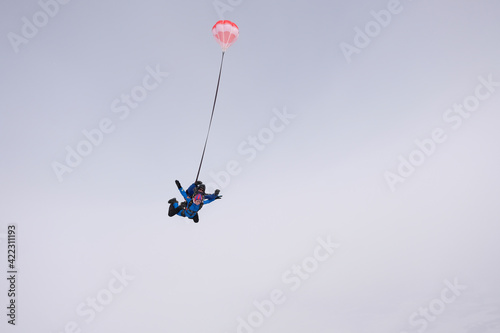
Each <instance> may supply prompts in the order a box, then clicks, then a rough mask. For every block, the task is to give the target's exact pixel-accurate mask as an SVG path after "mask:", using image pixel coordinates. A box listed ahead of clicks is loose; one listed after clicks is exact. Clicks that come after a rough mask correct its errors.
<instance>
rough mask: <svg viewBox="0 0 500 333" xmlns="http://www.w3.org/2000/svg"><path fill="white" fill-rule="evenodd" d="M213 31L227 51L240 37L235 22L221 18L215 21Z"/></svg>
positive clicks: (223, 50) (223, 49)
mask: <svg viewBox="0 0 500 333" xmlns="http://www.w3.org/2000/svg"><path fill="white" fill-rule="evenodd" d="M212 33H213V34H214V37H215V39H216V40H217V43H219V44H220V46H221V47H222V52H225V51H226V50H227V49H228V48H229V47H230V46H231V45H232V44H233V43H234V42H235V41H236V39H237V38H238V35H239V29H238V26H237V25H236V24H234V23H233V22H231V21H228V20H221V21H218V22H217V23H215V25H214V26H213V28H212Z"/></svg>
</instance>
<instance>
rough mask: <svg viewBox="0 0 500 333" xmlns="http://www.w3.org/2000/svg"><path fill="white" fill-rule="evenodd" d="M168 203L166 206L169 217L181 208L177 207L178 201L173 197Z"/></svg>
mask: <svg viewBox="0 0 500 333" xmlns="http://www.w3.org/2000/svg"><path fill="white" fill-rule="evenodd" d="M168 203H169V204H170V207H168V216H170V217H172V216H174V215H175V214H177V213H178V212H179V211H180V210H181V209H182V208H181V207H179V203H178V202H177V200H176V199H175V198H173V199H170V200H169V201H168Z"/></svg>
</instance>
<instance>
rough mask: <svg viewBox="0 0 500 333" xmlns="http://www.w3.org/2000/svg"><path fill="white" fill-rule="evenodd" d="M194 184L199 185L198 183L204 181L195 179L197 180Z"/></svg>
mask: <svg viewBox="0 0 500 333" xmlns="http://www.w3.org/2000/svg"><path fill="white" fill-rule="evenodd" d="M194 184H195V185H196V186H198V185H201V184H203V182H202V181H201V180H197V181H195V182H194Z"/></svg>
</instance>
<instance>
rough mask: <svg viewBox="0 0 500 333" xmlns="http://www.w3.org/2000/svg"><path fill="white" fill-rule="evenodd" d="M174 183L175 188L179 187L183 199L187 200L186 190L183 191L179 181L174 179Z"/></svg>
mask: <svg viewBox="0 0 500 333" xmlns="http://www.w3.org/2000/svg"><path fill="white" fill-rule="evenodd" d="M175 185H177V188H178V189H179V192H181V194H182V196H183V197H184V200H187V199H188V196H187V194H186V191H184V189H183V188H182V186H181V183H180V182H179V181H178V180H176V181H175Z"/></svg>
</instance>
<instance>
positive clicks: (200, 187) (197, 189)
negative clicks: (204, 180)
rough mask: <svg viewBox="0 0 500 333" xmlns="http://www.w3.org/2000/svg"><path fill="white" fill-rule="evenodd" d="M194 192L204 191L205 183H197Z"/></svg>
mask: <svg viewBox="0 0 500 333" xmlns="http://www.w3.org/2000/svg"><path fill="white" fill-rule="evenodd" d="M196 192H198V193H205V185H203V184H200V185H198V187H196Z"/></svg>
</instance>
